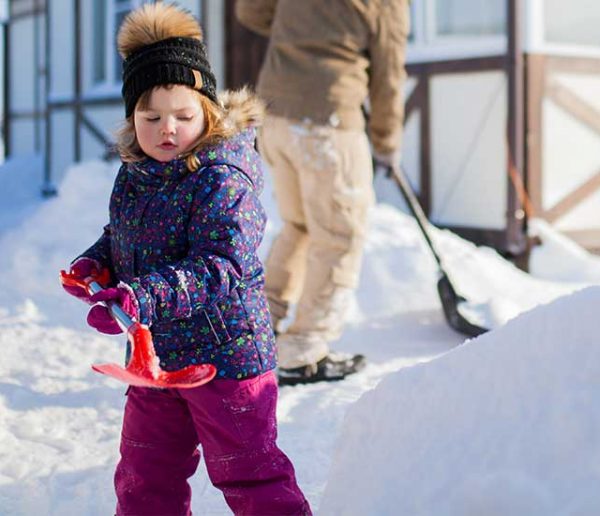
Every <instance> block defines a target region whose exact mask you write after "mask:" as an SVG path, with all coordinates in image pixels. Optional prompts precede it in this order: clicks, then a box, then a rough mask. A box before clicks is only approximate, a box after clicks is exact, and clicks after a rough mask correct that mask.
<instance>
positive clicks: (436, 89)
mask: <svg viewBox="0 0 600 516" xmlns="http://www.w3.org/2000/svg"><path fill="white" fill-rule="evenodd" d="M430 92H431V93H430V94H431V140H432V141H431V147H432V148H431V152H432V164H431V167H432V178H431V182H432V220H433V221H434V222H436V223H442V224H446V225H459V226H468V227H472V228H487V229H503V228H505V227H506V209H507V188H508V185H507V173H506V113H507V88H506V79H505V76H504V74H503V73H502V72H477V73H462V74H455V75H440V76H437V77H434V78H432V80H431V87H430Z"/></svg>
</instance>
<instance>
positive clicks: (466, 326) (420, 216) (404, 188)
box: [376, 164, 488, 337]
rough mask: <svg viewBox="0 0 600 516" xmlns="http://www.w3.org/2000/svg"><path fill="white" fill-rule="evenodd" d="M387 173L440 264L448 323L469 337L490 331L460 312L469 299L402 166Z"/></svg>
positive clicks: (441, 297)
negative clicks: (447, 266)
mask: <svg viewBox="0 0 600 516" xmlns="http://www.w3.org/2000/svg"><path fill="white" fill-rule="evenodd" d="M376 165H377V164H376ZM387 173H388V176H389V177H391V178H392V179H393V180H394V182H395V183H396V184H397V185H398V187H399V188H400V192H401V193H402V196H403V197H404V199H405V201H406V203H407V204H408V207H409V209H410V211H411V213H412V214H413V215H414V217H415V219H416V221H417V224H418V225H419V228H420V229H421V232H422V233H423V236H424V237H425V240H426V241H427V245H428V246H429V249H431V253H432V254H433V257H434V258H435V261H436V262H437V264H438V269H439V274H440V279H439V280H438V283H437V290H438V294H439V296H440V301H441V302H442V308H443V310H444V316H445V317H446V321H448V324H449V325H450V326H451V327H452V328H454V329H455V330H456V331H458V332H460V333H462V334H464V335H468V336H469V337H477V335H481V334H482V333H485V332H486V331H488V328H483V327H481V326H479V325H478V324H475V323H474V322H471V321H469V320H468V319H467V318H466V317H465V316H464V315H463V314H461V313H460V310H459V307H460V305H461V304H463V303H464V304H467V303H468V301H467V300H466V299H465V298H464V297H462V296H460V295H458V294H457V293H456V290H455V289H454V287H453V286H452V283H451V282H450V278H448V275H447V274H446V271H445V270H444V267H443V265H442V260H441V258H440V255H439V254H438V252H437V251H436V249H435V246H434V244H433V241H432V240H431V237H430V235H429V230H428V229H427V226H428V224H429V221H428V220H427V217H426V215H425V213H424V212H423V209H422V208H421V205H420V204H419V201H418V199H417V196H416V195H415V193H414V192H413V189H412V187H411V186H410V183H409V182H408V179H407V177H406V174H405V173H404V170H402V167H400V166H396V167H387Z"/></svg>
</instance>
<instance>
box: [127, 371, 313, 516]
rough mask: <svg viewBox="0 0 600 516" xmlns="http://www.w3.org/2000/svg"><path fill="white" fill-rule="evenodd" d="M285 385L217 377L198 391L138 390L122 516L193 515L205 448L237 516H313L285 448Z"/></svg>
mask: <svg viewBox="0 0 600 516" xmlns="http://www.w3.org/2000/svg"><path fill="white" fill-rule="evenodd" d="M276 404H277V381H276V378H275V374H274V373H273V372H269V373H266V374H263V375H261V376H257V377H254V378H250V379H248V380H227V379H224V380H213V381H212V382H209V383H207V384H206V385H203V386H201V387H196V388H193V389H149V388H145V387H130V388H129V391H128V396H127V403H126V405H125V415H124V417H123V430H122V433H121V460H120V462H119V464H118V466H117V469H116V472H115V489H116V493H117V515H118V516H142V515H155V516H158V515H160V516H188V515H190V514H191V509H190V505H191V488H190V486H189V484H188V482H187V479H188V478H190V477H191V476H192V475H193V474H194V472H195V471H196V468H197V466H198V463H199V461H200V452H199V450H198V445H201V447H202V451H203V453H204V460H205V461H206V468H207V470H208V475H209V477H210V480H211V482H212V483H213V485H214V486H215V487H217V488H218V489H220V490H221V491H222V492H223V495H224V496H225V500H226V501H227V504H228V505H229V507H230V508H231V510H232V511H233V513H234V514H236V515H237V514H245V515H257V516H258V515H260V516H266V515H278V516H279V515H281V516H283V515H287V514H294V515H310V514H311V512H310V507H309V505H308V502H307V501H306V499H305V498H304V495H303V494H302V492H301V491H300V489H299V488H298V485H297V484H296V477H295V474H294V468H293V466H292V463H291V462H290V460H289V459H288V458H287V457H286V455H285V454H284V453H283V452H282V451H281V450H280V449H279V448H278V447H277V444H276V442H275V441H276V438H277V422H276V418H275V409H276Z"/></svg>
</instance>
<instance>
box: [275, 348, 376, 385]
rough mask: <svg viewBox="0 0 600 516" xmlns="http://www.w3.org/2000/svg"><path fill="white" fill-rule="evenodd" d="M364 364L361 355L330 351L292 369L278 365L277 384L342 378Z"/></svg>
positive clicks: (330, 380)
mask: <svg viewBox="0 0 600 516" xmlns="http://www.w3.org/2000/svg"><path fill="white" fill-rule="evenodd" d="M365 365H366V359H365V357H364V356H363V355H348V354H345V353H336V352H331V353H329V355H327V356H326V357H325V358H322V359H321V360H319V361H318V362H317V363H316V364H309V365H306V366H301V367H294V368H292V369H284V368H282V367H280V368H279V370H278V377H279V385H297V384H299V383H314V382H332V381H335V380H343V379H344V378H345V377H346V376H348V375H350V374H353V373H356V372H357V371H360V370H361V369H363V368H364V367H365Z"/></svg>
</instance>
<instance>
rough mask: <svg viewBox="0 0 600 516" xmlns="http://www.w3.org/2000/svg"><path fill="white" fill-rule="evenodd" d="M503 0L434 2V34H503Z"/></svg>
mask: <svg viewBox="0 0 600 516" xmlns="http://www.w3.org/2000/svg"><path fill="white" fill-rule="evenodd" d="M505 19H506V2H504V1H503V0H492V1H490V0H436V2H435V32H436V34H437V35H440V36H449V35H461V36H482V35H491V34H504V31H505V24H506V23H505Z"/></svg>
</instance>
